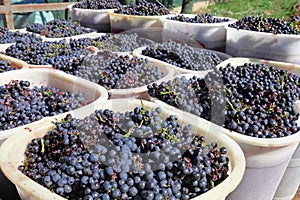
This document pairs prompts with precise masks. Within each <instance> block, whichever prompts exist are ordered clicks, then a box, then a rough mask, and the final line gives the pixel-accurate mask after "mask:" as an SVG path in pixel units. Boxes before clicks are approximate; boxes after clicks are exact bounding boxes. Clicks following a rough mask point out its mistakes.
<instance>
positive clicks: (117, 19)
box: [108, 12, 163, 33]
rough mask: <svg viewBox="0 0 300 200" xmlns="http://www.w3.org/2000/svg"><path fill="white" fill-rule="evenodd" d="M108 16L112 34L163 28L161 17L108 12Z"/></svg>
mask: <svg viewBox="0 0 300 200" xmlns="http://www.w3.org/2000/svg"><path fill="white" fill-rule="evenodd" d="M108 14H109V18H110V27H111V32H112V33H120V32H122V31H126V30H130V29H136V28H149V27H158V28H162V27H163V25H162V18H163V16H138V15H125V14H118V13H114V12H108Z"/></svg>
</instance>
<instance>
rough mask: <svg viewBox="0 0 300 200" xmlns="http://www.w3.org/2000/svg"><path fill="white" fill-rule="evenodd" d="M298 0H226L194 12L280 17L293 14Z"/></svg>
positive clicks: (229, 15)
mask: <svg viewBox="0 0 300 200" xmlns="http://www.w3.org/2000/svg"><path fill="white" fill-rule="evenodd" d="M297 4H298V0H273V1H271V0H226V3H216V4H214V5H209V6H208V7H207V8H206V9H205V10H203V9H202V8H200V9H199V10H197V11H196V12H195V13H203V12H209V13H211V14H212V15H215V16H223V17H231V18H236V19H241V18H243V17H245V16H251V15H259V16H263V17H275V18H282V17H288V16H291V15H294V13H295V6H296V5H297Z"/></svg>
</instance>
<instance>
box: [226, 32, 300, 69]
mask: <svg viewBox="0 0 300 200" xmlns="http://www.w3.org/2000/svg"><path fill="white" fill-rule="evenodd" d="M225 28H226V30H227V38H226V53H228V54H230V55H232V56H234V57H250V58H260V59H270V60H277V61H282V62H288V63H295V64H300V51H299V49H300V36H299V35H287V34H277V35H275V34H272V33H263V32H256V31H247V30H237V29H235V28H231V27H228V26H226V27H225Z"/></svg>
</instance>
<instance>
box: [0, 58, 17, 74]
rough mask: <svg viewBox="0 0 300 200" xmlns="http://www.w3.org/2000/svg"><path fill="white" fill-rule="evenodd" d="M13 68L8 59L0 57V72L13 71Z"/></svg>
mask: <svg viewBox="0 0 300 200" xmlns="http://www.w3.org/2000/svg"><path fill="white" fill-rule="evenodd" d="M13 70H16V68H15V67H12V65H11V62H10V61H8V60H2V59H0V73H3V72H8V71H13Z"/></svg>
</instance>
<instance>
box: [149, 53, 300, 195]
mask: <svg viewBox="0 0 300 200" xmlns="http://www.w3.org/2000/svg"><path fill="white" fill-rule="evenodd" d="M228 63H231V64H232V65H233V66H237V65H243V64H244V63H259V64H267V65H271V66H274V67H276V68H279V69H284V70H290V72H292V73H297V74H300V73H299V72H300V66H296V65H295V64H289V63H282V62H275V61H267V60H259V59H249V58H230V59H228V60H226V61H224V62H222V63H220V64H219V65H218V66H217V67H220V66H223V67H225V66H226V65H227V64H228ZM194 75H195V76H197V77H203V76H200V75H198V74H183V75H181V76H186V77H187V78H191V77H192V76H194ZM178 77H180V76H178ZM150 100H151V101H153V102H155V103H157V104H159V105H161V106H164V107H167V108H168V109H169V110H178V109H177V108H175V107H173V106H170V105H168V104H166V103H164V102H162V101H160V100H158V99H157V98H152V97H151V98H150ZM299 110H300V109H299ZM299 110H298V111H299ZM181 112H184V113H185V114H186V115H188V116H189V118H190V120H191V121H195V120H201V121H206V120H205V119H202V118H199V117H197V116H196V115H193V114H190V113H188V112H185V111H181ZM206 123H208V124H210V123H211V122H208V121H206ZM299 123H300V119H299V120H298V124H299ZM222 132H223V133H225V134H226V135H228V136H230V137H231V138H232V139H233V140H235V141H236V142H237V143H238V144H239V145H240V146H241V148H242V149H243V151H244V154H245V157H246V172H245V175H244V178H243V180H242V182H241V183H240V185H239V186H238V187H237V188H236V189H235V190H234V191H233V192H232V193H231V194H229V196H228V197H227V198H226V199H228V200H231V199H232V200H240V199H243V200H252V199H263V200H267V199H272V198H273V196H274V194H275V192H276V189H277V187H278V185H279V183H280V180H281V178H282V177H283V175H284V173H285V170H286V169H287V166H288V164H289V162H290V159H291V157H292V155H293V153H294V152H295V149H296V147H297V146H298V144H299V141H300V132H297V133H295V134H293V135H291V136H288V137H283V138H274V139H269V138H265V139H262V138H255V137H250V136H246V135H242V134H240V133H237V132H234V131H229V130H228V129H225V128H223V129H222ZM294 172H295V171H294ZM295 180H297V179H295ZM292 183H293V182H292ZM291 185H293V184H291ZM291 185H289V186H288V187H291ZM249 186H250V187H249ZM296 186H297V185H293V187H296ZM284 188H285V187H284Z"/></svg>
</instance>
